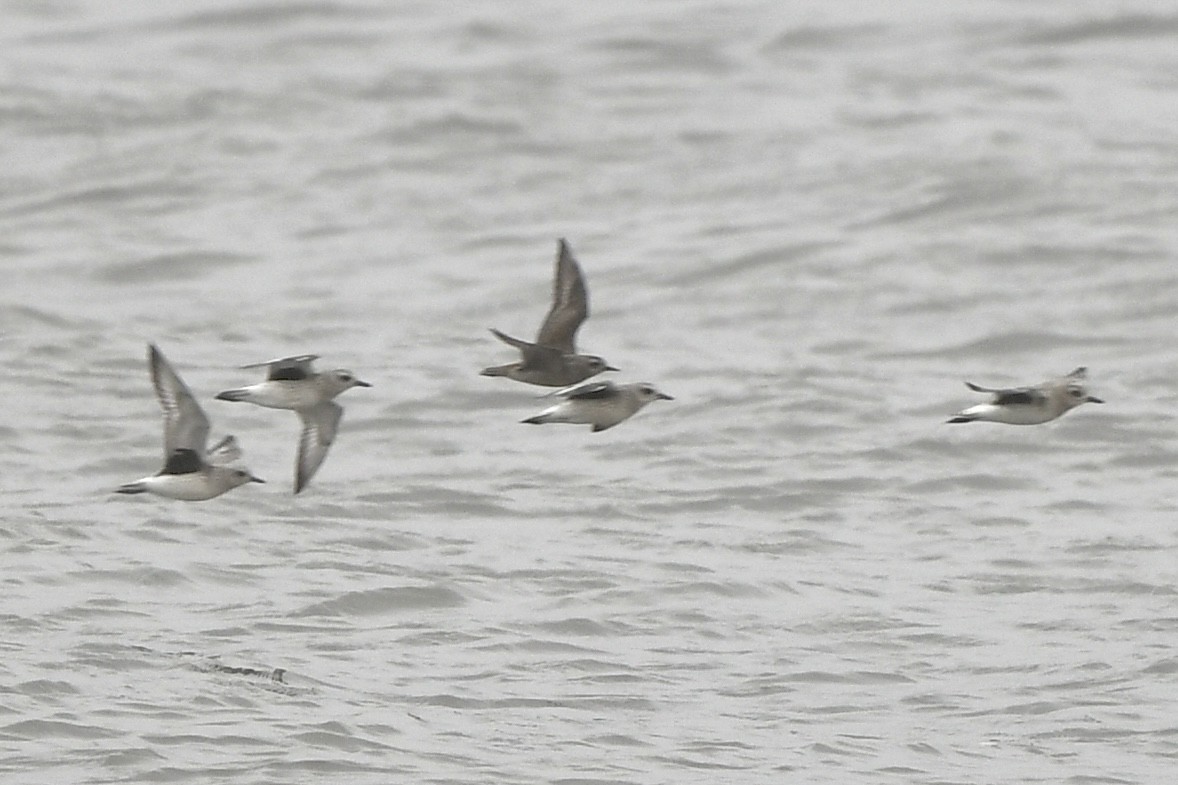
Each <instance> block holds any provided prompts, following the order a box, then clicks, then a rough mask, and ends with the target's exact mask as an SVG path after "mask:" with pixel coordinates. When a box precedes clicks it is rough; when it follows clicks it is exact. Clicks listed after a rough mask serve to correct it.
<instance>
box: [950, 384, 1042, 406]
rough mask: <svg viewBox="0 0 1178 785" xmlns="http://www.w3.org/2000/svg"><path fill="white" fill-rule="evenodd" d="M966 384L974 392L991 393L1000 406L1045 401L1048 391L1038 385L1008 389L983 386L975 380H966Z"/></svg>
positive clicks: (1033, 403)
mask: <svg viewBox="0 0 1178 785" xmlns="http://www.w3.org/2000/svg"><path fill="white" fill-rule="evenodd" d="M965 386H966V387H968V388H969V389H971V390H973V391H974V392H981V393H990V394H991V395H992V396H994V397H993V403H996V404H998V405H999V406H1011V405H1016V404H1029V405H1036V404H1041V403H1044V402H1045V401H1046V400H1047V393H1045V392H1044V391H1043V390H1040V389H1039V388H1038V387H1010V388H1007V389H996V388H994V387H982V386H981V385H978V384H974V383H973V382H966V383H965Z"/></svg>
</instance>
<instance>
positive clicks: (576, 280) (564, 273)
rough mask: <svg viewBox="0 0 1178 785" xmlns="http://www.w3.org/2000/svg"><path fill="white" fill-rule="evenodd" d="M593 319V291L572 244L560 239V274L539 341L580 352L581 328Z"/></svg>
mask: <svg viewBox="0 0 1178 785" xmlns="http://www.w3.org/2000/svg"><path fill="white" fill-rule="evenodd" d="M587 318H589V293H588V291H586V289H585V277H584V276H583V275H582V273H581V266H580V265H579V264H577V260H576V259H574V258H573V252H572V251H571V250H570V249H569V244H568V243H567V242H566V241H565V239H564V238H563V237H562V238H560V245H559V249H558V250H557V254H556V275H555V277H554V278H553V280H552V307H551V308H550V309H549V310H548V315H547V316H545V317H544V323H543V324H542V325H540V332H539V333H538V334H537V335H536V343H538V344H540V345H541V346H549V347H552V348H553V349H559V350H560V351H561V352H564V353H565V354H576V351H577V349H576V337H577V329H578V328H579V327H580V326H581V323H582V322H584V321H585V320H586V319H587Z"/></svg>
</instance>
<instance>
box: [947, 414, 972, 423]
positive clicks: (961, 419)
mask: <svg viewBox="0 0 1178 785" xmlns="http://www.w3.org/2000/svg"><path fill="white" fill-rule="evenodd" d="M945 422H946V423H959V422H973V418H972V417H962V416H960V415H958V416H956V417H950V418H949V419H948V420H945Z"/></svg>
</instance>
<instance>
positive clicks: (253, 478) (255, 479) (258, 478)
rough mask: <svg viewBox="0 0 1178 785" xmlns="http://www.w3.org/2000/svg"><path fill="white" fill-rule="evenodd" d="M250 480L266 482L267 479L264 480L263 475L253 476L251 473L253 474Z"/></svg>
mask: <svg viewBox="0 0 1178 785" xmlns="http://www.w3.org/2000/svg"><path fill="white" fill-rule="evenodd" d="M250 482H262V483H264V482H266V481H265V480H263V479H262V478H261V477H255V476H253V475H252V474H251V475H250Z"/></svg>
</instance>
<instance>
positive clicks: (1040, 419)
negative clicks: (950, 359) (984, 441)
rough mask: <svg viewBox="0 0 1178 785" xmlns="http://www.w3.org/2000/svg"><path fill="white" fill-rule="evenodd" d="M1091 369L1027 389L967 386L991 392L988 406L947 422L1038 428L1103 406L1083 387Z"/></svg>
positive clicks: (975, 407) (960, 413) (966, 410)
mask: <svg viewBox="0 0 1178 785" xmlns="http://www.w3.org/2000/svg"><path fill="white" fill-rule="evenodd" d="M1087 375H1088V369H1087V368H1084V367H1083V366H1081V367H1079V368H1076V369H1075V370H1073V371H1072V372H1071V373H1069V374H1067V375H1066V376H1061V377H1059V378H1057V379H1049V380H1047V381H1045V382H1043V383H1041V384H1036V385H1033V386H1028V387H1012V388H1009V389H995V388H992V387H982V386H980V385H977V384H974V383H973V382H966V383H965V386H966V387H968V388H969V389H971V390H973V391H974V392H981V393H990V395H991V398H990V400H989V402H987V403H979V404H977V405H976V406H971V407H969V408H968V409H964V410H962V411H960V412H958V413H957V414H955V415H953V416H952V417H951V418H949V420H948V421H947V422H951V423H963V422H987V421H988V422H1000V423H1006V424H1008V425H1038V424H1040V423H1045V422H1050V421H1051V420H1054V419H1055V418H1056V417H1059V416H1060V415H1062V414H1064V413H1065V412H1068V411H1070V410H1072V409H1074V408H1076V407H1077V406H1079V405H1080V404H1084V403H1104V401H1103V400H1102V399H1100V398H1097V397H1096V396H1095V395H1089V394H1088V390H1087V388H1086V387H1085V385H1084V381H1085V378H1086V377H1087Z"/></svg>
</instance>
